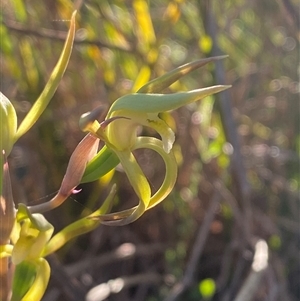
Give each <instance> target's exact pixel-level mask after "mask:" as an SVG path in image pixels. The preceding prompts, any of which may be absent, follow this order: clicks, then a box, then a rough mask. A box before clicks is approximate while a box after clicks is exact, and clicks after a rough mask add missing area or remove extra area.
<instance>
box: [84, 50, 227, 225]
mask: <svg viewBox="0 0 300 301" xmlns="http://www.w3.org/2000/svg"><path fill="white" fill-rule="evenodd" d="M224 57H225V56H221V57H214V58H209V59H205V60H199V61H195V62H192V63H189V64H186V65H183V66H181V67H179V68H177V69H175V70H173V71H171V72H169V73H167V74H165V75H163V76H161V77H159V78H157V79H155V80H153V81H151V82H149V83H148V84H146V85H145V86H143V87H142V88H141V89H140V90H139V91H138V92H137V93H134V94H129V95H126V96H123V97H121V98H119V99H117V100H116V101H115V102H114V103H113V104H112V106H111V107H110V109H109V111H108V113H107V116H106V118H105V120H104V121H103V122H102V123H99V122H98V121H97V110H96V111H93V112H91V113H88V114H84V115H83V116H82V117H81V120H80V126H81V128H82V130H84V131H87V132H90V133H92V134H93V135H95V136H96V137H98V138H99V139H102V140H103V141H104V142H105V146H104V148H103V149H102V150H101V151H100V152H99V154H98V155H97V156H96V157H95V158H94V159H93V160H91V162H90V163H89V164H88V165H87V168H86V171H85V173H84V175H83V178H82V182H89V181H92V180H94V179H96V178H98V177H100V176H102V175H104V174H105V173H106V172H108V171H109V170H110V169H111V168H114V167H115V166H116V165H117V164H118V163H119V162H120V163H121V165H122V167H123V169H124V171H125V173H126V175H127V177H128V179H129V181H130V184H131V185H132V187H133V189H134V191H135V193H136V194H137V196H138V197H139V203H138V205H137V206H135V207H133V208H131V209H127V210H124V211H121V212H116V213H110V214H105V215H102V216H99V217H97V218H99V219H100V220H101V221H102V223H104V224H109V225H125V224H128V223H131V222H133V221H135V220H136V219H138V218H139V217H140V216H141V215H142V214H143V213H144V212H145V211H146V210H148V209H150V208H152V207H154V206H156V205H157V204H159V203H160V202H161V201H162V200H163V199H165V198H166V197H167V196H168V194H169V193H170V192H171V191H172V189H173V187H174V185H175V182H176V178H177V164H176V160H175V157H174V154H173V152H172V146H173V143H174V140H175V135H174V133H173V131H172V129H171V128H170V127H169V126H168V125H167V124H166V122H165V121H164V120H162V119H161V118H160V117H159V114H160V113H163V112H167V111H171V110H175V109H177V108H179V107H181V106H184V105H187V104H189V103H192V102H194V101H197V100H200V99H202V98H204V97H206V96H209V95H212V94H215V93H218V92H221V91H223V90H225V89H228V88H229V87H230V86H224V85H218V86H212V87H208V88H203V89H197V90H192V91H188V92H180V93H174V94H158V93H156V92H159V91H161V90H162V89H164V88H167V87H168V86H169V85H171V84H172V83H173V82H175V81H176V80H178V79H179V78H180V77H182V76H184V75H185V74H187V73H189V72H191V71H192V70H195V69H197V68H199V67H201V66H203V65H205V64H207V63H208V62H211V61H214V60H218V59H222V58H224ZM139 126H147V127H150V128H152V129H154V130H155V131H156V132H157V133H158V134H159V135H160V136H161V140H159V139H157V138H153V137H139V136H137V129H138V127H139ZM140 148H148V149H151V150H153V151H155V152H157V153H158V154H159V155H160V156H161V157H162V159H163V160H164V163H165V167H166V173H165V177H164V180H163V183H162V185H161V187H160V188H159V189H158V191H157V192H156V193H154V194H152V192H151V188H150V185H149V182H148V180H147V179H146V176H145V174H144V173H143V171H142V169H141V168H140V166H139V164H138V163H137V161H136V159H135V157H134V154H133V152H134V151H135V150H136V149H140ZM100 166H101V170H100V168H98V167H100Z"/></svg>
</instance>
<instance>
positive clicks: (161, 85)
mask: <svg viewBox="0 0 300 301" xmlns="http://www.w3.org/2000/svg"><path fill="white" fill-rule="evenodd" d="M226 57H228V56H227V55H222V56H215V57H211V58H207V59H201V60H197V61H194V62H191V63H187V64H185V65H182V66H180V67H178V68H176V69H174V70H172V71H170V72H168V73H166V74H164V75H162V76H160V77H157V78H155V79H153V80H151V81H150V82H148V83H147V84H145V85H144V86H142V87H141V88H140V89H139V90H138V91H137V93H158V92H161V91H162V90H163V89H166V88H168V87H169V86H170V85H171V84H173V83H174V82H176V81H177V80H178V79H180V78H181V77H183V76H185V75H187V74H189V73H190V72H192V71H194V70H196V69H198V68H200V67H202V66H204V65H206V64H207V63H210V62H214V61H217V60H221V59H224V58H226Z"/></svg>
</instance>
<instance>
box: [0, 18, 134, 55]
mask: <svg viewBox="0 0 300 301" xmlns="http://www.w3.org/2000/svg"><path fill="white" fill-rule="evenodd" d="M2 24H3V25H4V26H5V27H6V28H7V29H9V30H10V31H14V32H18V33H21V34H24V35H30V36H36V37H40V38H43V39H50V40H55V41H59V42H64V41H65V40H66V37H67V33H66V32H64V31H58V30H53V29H47V28H39V29H38V30H37V29H32V28H25V27H24V25H23V24H20V23H18V22H14V21H11V20H5V21H2ZM74 44H79V45H93V46H98V47H100V48H101V47H105V48H109V49H112V50H120V51H125V52H131V51H132V47H131V46H130V45H128V46H124V45H113V44H109V43H106V42H103V41H99V40H84V39H81V38H79V37H75V39H74Z"/></svg>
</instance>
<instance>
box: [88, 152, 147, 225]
mask: <svg viewBox="0 0 300 301" xmlns="http://www.w3.org/2000/svg"><path fill="white" fill-rule="evenodd" d="M116 154H117V156H118V157H119V159H120V162H121V164H122V166H123V168H124V171H125V173H126V175H127V177H128V180H129V182H130V184H131V186H132V187H133V189H134V191H135V193H136V194H137V196H138V197H139V204H138V205H137V206H135V207H133V208H131V209H127V210H123V211H120V212H116V213H109V214H105V215H100V216H98V217H96V216H94V217H93V219H94V218H95V219H100V221H101V223H102V224H106V225H113V226H123V225H127V224H129V223H132V222H134V221H135V220H137V219H138V218H139V217H140V216H141V215H142V214H143V213H144V212H145V210H146V209H147V207H148V205H149V202H150V196H151V189H150V186H149V183H148V180H147V179H146V177H145V175H144V173H143V171H142V170H141V168H140V166H139V164H138V163H137V161H136V159H135V157H134V155H133V154H132V153H131V152H130V151H123V152H116Z"/></svg>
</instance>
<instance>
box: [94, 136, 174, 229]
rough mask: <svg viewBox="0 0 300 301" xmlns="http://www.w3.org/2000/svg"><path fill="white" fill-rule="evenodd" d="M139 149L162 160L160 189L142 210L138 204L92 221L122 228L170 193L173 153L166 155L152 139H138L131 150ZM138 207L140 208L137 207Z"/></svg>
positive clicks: (156, 140) (158, 143)
mask: <svg viewBox="0 0 300 301" xmlns="http://www.w3.org/2000/svg"><path fill="white" fill-rule="evenodd" d="M140 148H149V149H152V150H153V151H155V152H157V153H158V154H159V155H160V156H161V157H162V158H163V160H164V162H165V166H166V174H165V178H164V180H163V183H162V185H161V187H160V188H159V189H158V190H157V192H156V193H155V194H154V195H153V196H151V197H150V200H149V202H148V205H147V206H146V208H143V207H142V205H143V203H141V202H140V204H139V205H138V206H135V207H133V208H130V209H127V210H123V211H120V212H116V213H110V214H105V215H100V216H93V217H91V218H93V219H97V220H98V219H99V220H100V221H101V223H102V224H106V225H114V226H122V225H126V224H129V223H131V222H133V221H135V220H136V219H137V218H138V217H139V216H140V215H141V214H143V213H144V211H145V210H148V209H150V208H152V207H154V206H156V205H157V204H159V203H160V202H161V201H163V200H164V199H165V198H166V197H167V196H168V195H169V194H170V192H171V191H172V189H173V187H174V185H175V182H176V178H177V163H176V160H175V156H174V154H173V152H172V151H171V152H170V153H168V154H167V153H166V152H165V151H164V149H163V143H162V141H161V140H159V139H157V138H152V137H138V138H137V140H136V143H135V145H134V146H133V150H135V149H140ZM139 206H140V207H139Z"/></svg>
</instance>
